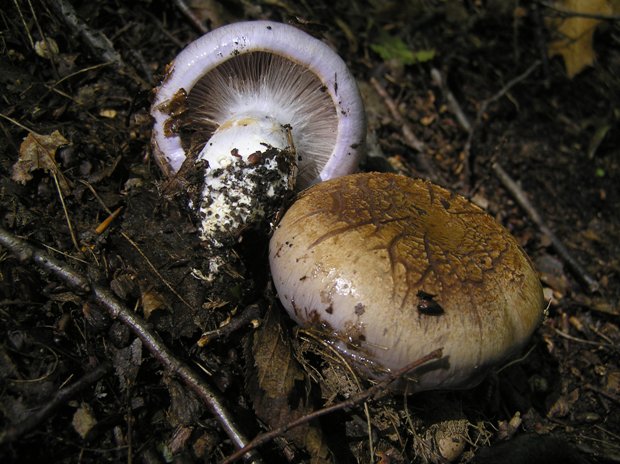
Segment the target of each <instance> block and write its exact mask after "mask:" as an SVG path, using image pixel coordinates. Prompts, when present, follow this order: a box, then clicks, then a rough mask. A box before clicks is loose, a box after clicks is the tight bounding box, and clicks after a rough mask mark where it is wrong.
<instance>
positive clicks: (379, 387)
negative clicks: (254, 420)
mask: <svg viewBox="0 0 620 464" xmlns="http://www.w3.org/2000/svg"><path fill="white" fill-rule="evenodd" d="M442 353H443V348H439V349H437V350H435V351H432V352H430V353H429V354H427V355H425V356H422V357H421V358H420V359H418V360H416V361H414V362H412V363H411V364H409V365H407V366H405V367H403V368H402V369H399V370H397V371H394V372H393V373H391V374H390V375H389V376H388V377H386V378H385V379H384V380H382V381H381V382H379V383H377V384H375V385H373V386H372V387H370V388H369V389H367V390H366V391H363V392H360V393H358V394H356V395H354V396H352V397H350V398H349V399H347V400H345V401H342V402H340V403H336V404H334V405H332V406H329V407H327V408H323V409H319V410H317V411H314V412H312V413H310V414H307V415H305V416H303V417H300V418H299V419H296V420H294V421H292V422H289V423H288V424H285V425H283V426H282V427H278V428H277V429H274V430H272V431H270V432H266V433H263V434H261V435H258V436H257V437H256V438H254V439H253V440H252V441H251V442H250V443H248V444H247V445H246V446H245V447H244V448H242V449H240V450H238V451H236V452H235V453H233V454H231V455H230V456H228V457H227V458H226V459H224V461H222V464H231V463H232V462H234V461H236V460H237V459H239V458H240V457H241V456H243V453H245V452H248V451H250V450H254V449H255V448H257V447H258V446H260V445H262V444H264V443H267V442H268V441H270V440H273V439H274V438H276V437H278V436H280V435H282V434H283V433H285V432H287V431H288V430H290V429H292V428H295V427H298V426H300V425H303V424H305V423H307V422H310V421H312V420H315V419H318V418H319V417H322V416H325V415H327V414H331V413H333V412H336V411H340V410H341V409H346V408H352V407H353V406H355V405H357V404H360V403H362V402H364V401H366V400H368V399H369V398H372V397H373V396H375V395H376V394H378V393H381V392H382V391H384V390H385V389H386V388H387V387H388V386H389V385H390V384H391V383H392V382H394V381H395V380H398V379H399V378H401V377H402V376H403V375H405V374H407V373H408V372H410V371H412V370H413V369H415V368H417V367H419V366H421V365H423V364H426V363H427V362H429V361H432V360H433V359H439V358H441V356H442Z"/></svg>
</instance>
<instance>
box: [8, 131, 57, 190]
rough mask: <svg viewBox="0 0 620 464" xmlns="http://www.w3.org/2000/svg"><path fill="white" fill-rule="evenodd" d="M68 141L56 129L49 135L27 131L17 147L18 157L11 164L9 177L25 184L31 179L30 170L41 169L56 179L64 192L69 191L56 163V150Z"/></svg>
mask: <svg viewBox="0 0 620 464" xmlns="http://www.w3.org/2000/svg"><path fill="white" fill-rule="evenodd" d="M68 144H69V141H68V140H67V139H66V138H64V137H63V136H62V134H61V133H60V132H58V131H57V130H56V131H54V132H52V133H51V134H50V135H41V134H35V133H32V132H31V133H29V134H28V135H27V136H26V137H25V138H24V141H23V142H22V144H21V145H20V147H19V159H18V160H17V162H16V163H15V164H14V165H13V169H12V172H11V179H13V180H14V181H15V182H19V183H22V184H25V183H26V182H28V181H29V180H31V179H32V171H35V170H37V169H43V170H44V171H45V172H48V173H51V174H52V175H54V176H55V177H56V178H57V179H58V183H59V184H60V188H61V189H62V190H63V192H64V193H68V192H69V183H68V182H67V180H66V179H65V177H64V176H63V175H62V173H61V172H60V170H59V169H58V165H57V164H56V150H58V148H60V147H61V146H63V145H68Z"/></svg>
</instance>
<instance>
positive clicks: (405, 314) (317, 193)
mask: <svg viewBox="0 0 620 464" xmlns="http://www.w3.org/2000/svg"><path fill="white" fill-rule="evenodd" d="M269 255H270V265H271V272H272V275H273V280H274V283H275V286H276V289H277V292H278V297H279V298H280V301H281V302H282V304H283V306H284V308H285V309H286V310H287V311H288V312H289V314H290V315H291V317H292V318H293V319H294V320H295V321H296V322H297V323H298V324H300V325H302V326H304V327H314V328H318V329H319V330H321V331H323V332H324V333H325V335H326V336H327V337H328V338H329V339H331V340H332V341H334V346H336V347H337V348H338V349H340V350H341V351H342V352H343V353H345V354H348V355H351V359H355V360H356V364H357V365H358V367H360V364H364V365H363V366H361V367H362V368H364V367H365V368H368V369H362V370H370V371H372V372H374V374H375V375H377V376H380V372H381V371H382V370H387V371H389V370H396V369H399V368H401V367H404V366H406V365H408V364H410V363H412V362H413V361H415V360H417V359H418V358H420V357H421V356H423V355H425V354H427V353H429V352H430V351H432V350H435V349H437V348H443V355H444V358H442V360H441V361H440V362H438V363H435V364H434V365H432V366H427V367H425V368H424V369H423V370H419V371H417V372H415V373H414V375H415V377H416V381H415V383H410V385H409V386H408V391H409V392H413V391H421V390H429V389H447V388H468V387H470V386H474V385H475V384H477V383H478V382H479V381H480V380H481V379H482V378H483V377H484V375H485V374H486V373H487V372H488V370H489V368H491V367H493V366H496V365H497V364H499V363H501V362H502V361H504V360H506V359H507V358H508V357H510V356H511V355H513V354H515V353H516V352H517V351H518V350H520V349H521V348H522V347H523V345H524V344H525V343H527V341H528V339H529V338H530V336H531V335H532V333H533V331H534V330H535V328H536V327H537V325H538V324H539V323H540V322H541V319H542V317H543V308H544V304H543V303H544V302H543V294H542V287H541V285H540V281H539V279H538V277H537V274H536V272H535V271H534V269H533V267H532V264H531V262H530V260H529V259H528V257H527V255H526V254H525V253H524V251H523V250H522V249H521V248H520V246H519V245H518V244H517V242H516V240H515V239H514V238H513V237H512V236H511V235H510V233H509V232H508V231H507V230H506V229H505V228H504V227H502V226H501V225H500V224H499V223H497V222H496V221H495V220H494V219H493V218H492V217H491V216H489V215H488V214H487V213H485V212H484V211H483V210H482V209H480V208H479V207H477V206H475V205H474V204H472V203H470V202H469V201H468V200H466V199H465V198H463V197H462V196H460V195H457V194H453V193H451V192H449V191H447V190H446V189H444V188H441V187H439V186H437V185H433V184H431V183H429V182H426V181H422V180H417V179H411V178H408V177H404V176H399V175H394V174H384V173H364V174H354V175H350V176H345V177H341V178H338V179H333V180H330V181H327V182H323V183H321V184H318V185H315V186H313V187H311V188H310V189H308V190H306V191H304V192H302V193H301V194H300V196H299V198H298V199H297V201H296V202H295V203H294V204H293V205H292V206H291V208H290V209H289V210H288V211H287V212H286V214H285V215H284V217H283V218H282V220H281V222H280V224H279V225H278V227H277V229H276V230H275V232H274V234H273V237H272V239H271V242H270V253H269Z"/></svg>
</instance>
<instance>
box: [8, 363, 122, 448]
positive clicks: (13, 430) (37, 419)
mask: <svg viewBox="0 0 620 464" xmlns="http://www.w3.org/2000/svg"><path fill="white" fill-rule="evenodd" d="M109 370H110V365H109V364H108V363H104V364H100V365H99V366H97V367H96V368H95V369H93V370H92V371H90V372H87V373H86V374H84V376H82V378H81V379H80V380H78V381H77V382H74V383H72V384H71V385H69V386H68V387H65V388H63V389H61V390H58V392H56V394H55V395H54V396H53V398H51V399H50V400H49V401H48V403H47V404H46V405H45V406H43V407H42V408H41V409H39V410H38V411H36V412H34V413H31V414H30V415H29V416H28V417H27V418H26V419H25V420H23V421H22V422H19V423H18V424H15V425H13V426H12V427H9V428H7V429H5V430H3V431H2V432H1V433H0V444H5V443H9V442H12V441H15V440H17V439H18V438H19V437H20V436H22V435H23V434H25V433H27V432H30V431H31V430H33V429H34V428H36V427H37V426H38V425H39V424H40V423H41V422H43V421H44V420H45V419H47V418H48V417H50V416H51V415H52V413H53V412H54V411H55V410H56V409H57V408H58V407H59V406H62V405H64V404H65V403H66V402H67V401H68V400H69V399H71V398H72V397H73V396H75V395H76V394H77V393H78V392H79V391H80V390H82V389H84V388H86V387H88V386H89V385H91V384H93V383H95V382H96V381H97V380H99V379H100V378H101V377H103V376H104V375H105V374H106V373H107V372H108V371H109Z"/></svg>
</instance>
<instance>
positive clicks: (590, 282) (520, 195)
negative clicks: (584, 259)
mask: <svg viewBox="0 0 620 464" xmlns="http://www.w3.org/2000/svg"><path fill="white" fill-rule="evenodd" d="M492 168H493V171H495V174H496V175H497V177H498V178H499V180H500V182H501V183H502V185H503V186H504V187H505V188H506V189H507V190H508V191H509V192H510V194H511V195H512V196H513V197H514V199H515V200H516V201H517V203H518V204H519V206H520V207H521V208H522V209H523V210H524V211H525V213H526V214H527V215H528V216H529V218H530V219H531V220H532V221H533V222H534V223H535V224H536V225H537V226H538V229H539V230H540V231H541V232H542V233H543V234H545V235H546V236H547V237H548V238H549V240H550V241H551V245H552V246H553V248H554V249H555V251H556V252H557V253H558V255H559V256H560V258H562V260H563V261H564V262H565V263H566V264H567V265H568V267H569V268H570V270H571V271H572V272H573V274H574V275H575V277H577V279H578V280H579V281H580V282H581V284H582V285H583V286H585V288H586V289H587V290H588V291H589V292H590V293H593V292H595V291H597V290H598V288H599V283H598V282H597V281H596V279H594V277H592V276H591V275H590V274H588V272H587V271H586V270H585V269H584V268H583V267H581V265H580V264H579V263H578V262H577V260H576V259H575V258H573V256H572V255H571V253H570V252H569V251H568V249H567V248H566V247H565V246H564V244H563V243H562V241H561V240H560V239H559V238H558V236H557V235H555V233H554V232H553V231H552V230H551V229H550V228H549V226H547V224H546V223H545V221H544V219H543V218H542V216H541V214H540V213H539V212H538V211H537V210H536V208H534V206H533V205H532V204H531V203H530V200H529V199H528V198H527V195H526V194H525V192H524V191H523V190H522V189H521V187H519V185H518V184H517V183H516V182H515V181H514V180H513V179H512V177H510V176H509V175H508V173H507V172H506V171H505V170H504V168H503V167H502V166H501V165H500V164H499V163H497V162H496V163H493V165H492Z"/></svg>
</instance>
